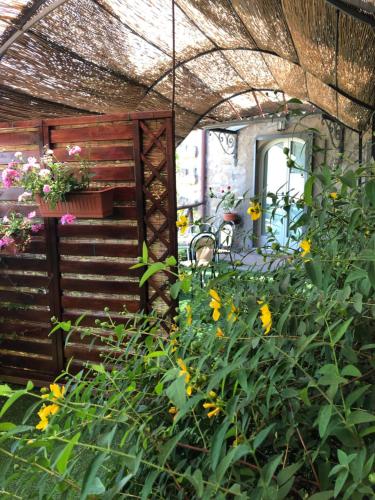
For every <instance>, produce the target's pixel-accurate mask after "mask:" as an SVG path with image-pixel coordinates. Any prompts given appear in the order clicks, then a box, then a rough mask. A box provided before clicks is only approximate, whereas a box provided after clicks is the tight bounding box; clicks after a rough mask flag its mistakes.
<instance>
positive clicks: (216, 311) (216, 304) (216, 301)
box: [209, 288, 221, 321]
mask: <svg viewBox="0 0 375 500" xmlns="http://www.w3.org/2000/svg"><path fill="white" fill-rule="evenodd" d="M209 293H210V295H211V297H212V300H211V302H210V307H211V309H213V312H212V319H213V320H214V321H218V320H219V318H220V308H221V299H220V297H219V294H218V293H217V291H216V290H213V289H212V288H211V290H210V292H209Z"/></svg>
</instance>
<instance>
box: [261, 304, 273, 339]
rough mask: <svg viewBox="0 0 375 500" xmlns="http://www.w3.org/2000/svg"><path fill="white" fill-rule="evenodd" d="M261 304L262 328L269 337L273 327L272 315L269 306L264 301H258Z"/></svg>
mask: <svg viewBox="0 0 375 500" xmlns="http://www.w3.org/2000/svg"><path fill="white" fill-rule="evenodd" d="M258 304H260V306H261V307H260V320H261V322H262V326H263V328H264V334H265V335H267V334H268V333H269V332H270V330H271V327H272V314H271V311H270V308H269V307H268V304H264V302H263V301H262V300H260V301H258Z"/></svg>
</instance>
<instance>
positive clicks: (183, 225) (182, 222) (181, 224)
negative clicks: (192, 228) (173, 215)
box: [176, 215, 189, 234]
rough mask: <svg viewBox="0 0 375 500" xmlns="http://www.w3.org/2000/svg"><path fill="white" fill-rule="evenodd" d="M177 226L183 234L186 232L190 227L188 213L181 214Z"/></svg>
mask: <svg viewBox="0 0 375 500" xmlns="http://www.w3.org/2000/svg"><path fill="white" fill-rule="evenodd" d="M176 226H177V227H178V228H179V230H180V233H181V234H185V232H186V230H187V228H188V227H189V219H188V218H187V217H186V215H180V217H179V218H178V221H177V222H176Z"/></svg>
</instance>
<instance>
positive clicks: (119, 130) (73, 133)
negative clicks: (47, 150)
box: [0, 123, 133, 145]
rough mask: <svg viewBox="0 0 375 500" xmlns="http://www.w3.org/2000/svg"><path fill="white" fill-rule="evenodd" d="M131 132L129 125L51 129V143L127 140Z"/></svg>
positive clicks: (131, 134)
mask: <svg viewBox="0 0 375 500" xmlns="http://www.w3.org/2000/svg"><path fill="white" fill-rule="evenodd" d="M132 132H133V130H132V124H131V123H126V124H124V125H119V124H115V125H92V126H91V127H75V128H60V129H51V143H57V142H66V143H68V144H70V145H72V144H79V143H80V142H81V141H114V140H128V139H132V137H133V133H132ZM0 140H1V139H0ZM31 143H32V142H31ZM0 144H1V142H0ZM27 144H30V143H27Z"/></svg>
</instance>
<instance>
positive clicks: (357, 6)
mask: <svg viewBox="0 0 375 500" xmlns="http://www.w3.org/2000/svg"><path fill="white" fill-rule="evenodd" d="M374 12H375V2H374V0H345V1H341V0H175V1H174V2H173V1H172V0H156V1H155V0H137V1H136V2H135V1H134V0H0V118H1V119H4V120H7V121H9V120H12V119H20V118H24V117H28V118H33V117H35V118H39V117H51V116H60V115H69V114H79V113H84V114H88V113H113V112H118V111H122V110H124V109H125V110H127V111H132V110H134V111H143V110H156V109H170V107H171V101H172V100H174V102H175V111H176V136H177V138H178V139H181V138H183V137H185V136H186V134H187V133H188V132H189V131H190V130H191V129H192V128H194V127H195V126H197V125H199V124H207V123H210V122H218V121H222V120H231V119H239V118H241V117H248V116H253V115H256V114H263V113H267V112H272V111H275V110H277V109H280V105H282V103H283V102H284V101H285V99H286V98H287V97H285V95H289V96H293V97H297V98H299V99H301V100H303V101H306V102H309V103H312V104H314V105H315V106H316V107H318V108H320V109H321V110H323V111H324V112H326V113H328V114H329V115H331V116H332V117H335V118H336V119H337V120H339V121H340V122H342V123H344V124H345V125H347V126H349V127H351V128H353V129H355V130H357V131H364V130H366V129H368V127H369V124H370V122H371V117H372V114H373V111H374V109H375V108H374V106H375V84H374V82H375V65H374V60H375V34H374V26H375V15H374ZM173 21H174V22H173ZM173 32H174V33H175V37H173V36H172V33H173ZM173 68H174V71H173Z"/></svg>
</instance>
